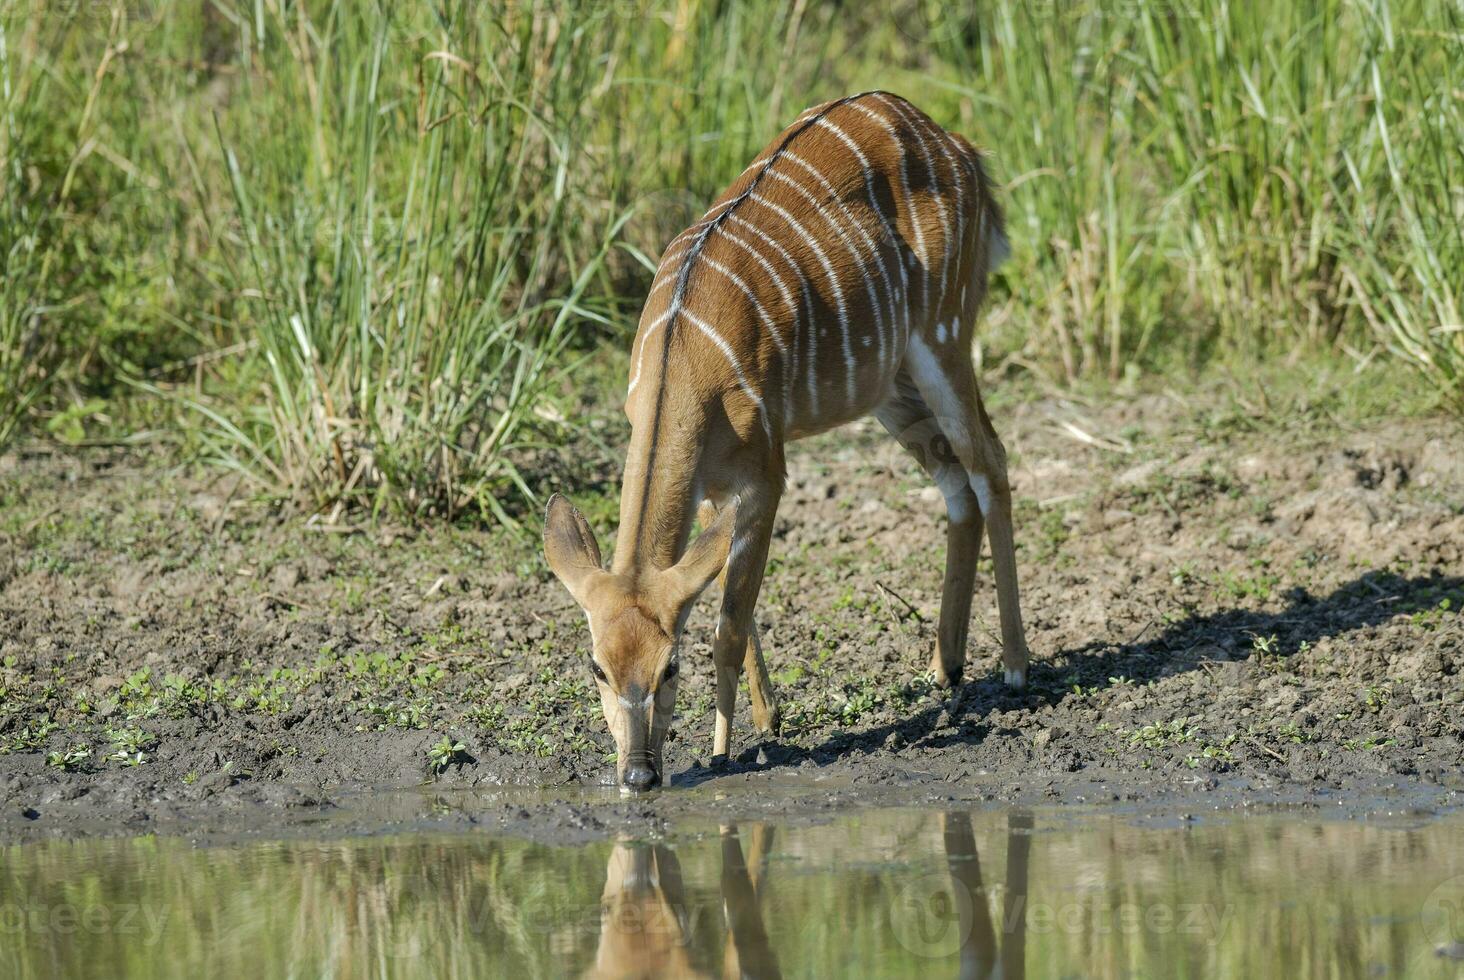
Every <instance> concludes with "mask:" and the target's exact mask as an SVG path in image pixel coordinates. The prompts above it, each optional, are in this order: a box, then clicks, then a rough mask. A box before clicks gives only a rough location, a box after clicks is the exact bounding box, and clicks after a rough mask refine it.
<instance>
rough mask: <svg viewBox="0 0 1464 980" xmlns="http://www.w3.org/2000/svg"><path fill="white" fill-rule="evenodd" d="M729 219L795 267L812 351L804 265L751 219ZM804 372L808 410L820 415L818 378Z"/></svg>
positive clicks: (809, 296)
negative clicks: (805, 312)
mask: <svg viewBox="0 0 1464 980" xmlns="http://www.w3.org/2000/svg"><path fill="white" fill-rule="evenodd" d="M727 220H728V221H730V222H731V223H732V224H734V225H738V226H740V227H742V228H746V229H747V230H748V231H750V232H752V233H753V234H754V235H756V236H757V237H758V238H760V239H761V240H762V241H764V242H766V243H767V245H768V246H769V247H771V248H772V250H773V251H775V252H777V253H778V254H779V255H780V256H782V257H783V261H785V262H787V263H788V265H789V266H790V267H791V268H792V269H793V273H794V275H796V276H797V277H798V288H799V289H800V290H801V291H802V293H803V302H804V305H805V306H806V307H807V309H808V318H807V319H806V320H805V321H804V322H803V324H802V325H801V327H800V329H802V330H803V331H804V332H805V333H806V334H807V335H808V337H809V350H810V351H812V349H813V344H814V339H813V338H814V331H815V326H816V325H815V324H814V322H813V293H812V292H811V291H810V290H809V288H808V277H807V276H805V275H804V274H803V267H802V266H800V265H799V264H798V261H797V260H796V259H794V258H793V256H791V255H789V254H788V250H787V249H786V248H784V247H783V246H782V245H781V244H780V243H779V242H778V240H777V239H775V238H773V237H772V236H771V235H769V234H768V233H767V232H765V231H763V230H762V229H761V228H759V227H758V226H757V225H755V224H753V223H752V222H750V221H744V220H743V219H742V218H739V217H738V216H737V215H735V214H732V215H728V216H727ZM727 236H728V238H729V239H730V238H733V237H734V236H733V235H732V234H731V233H730V232H728V233H727ZM737 241H738V242H739V243H740V244H741V245H742V247H743V248H747V249H748V250H749V251H751V247H750V246H748V245H747V243H746V242H742V240H741V239H737ZM793 350H794V351H795V352H796V351H797V350H798V336H797V332H796V331H795V333H794V337H793ZM811 359H812V358H810V360H811ZM800 364H801V360H800ZM803 373H804V375H805V376H806V377H807V380H808V410H809V412H810V413H812V414H813V415H815V416H816V415H818V386H817V384H816V381H817V378H815V377H814V372H813V371H811V370H809V369H808V368H807V366H806V365H805V366H803Z"/></svg>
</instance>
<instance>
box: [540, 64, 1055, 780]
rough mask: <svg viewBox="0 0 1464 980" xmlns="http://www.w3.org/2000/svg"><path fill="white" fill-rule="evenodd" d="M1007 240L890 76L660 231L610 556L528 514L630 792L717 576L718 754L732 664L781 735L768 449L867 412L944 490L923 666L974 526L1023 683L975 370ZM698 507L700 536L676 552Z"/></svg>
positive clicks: (957, 149) (1003, 474) (774, 454)
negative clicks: (770, 642)
mask: <svg viewBox="0 0 1464 980" xmlns="http://www.w3.org/2000/svg"><path fill="white" fill-rule="evenodd" d="M1006 251H1007V241H1006V234H1005V231H1004V230H1003V223H1002V214H1001V210H1000V208H999V207H998V206H997V203H996V201H995V199H994V197H993V192H992V187H991V183H990V181H989V180H988V178H987V176H986V173H985V171H984V170H983V169H982V166H981V159H980V157H979V155H978V154H977V153H976V151H975V150H974V149H973V148H972V146H971V144H970V143H968V142H967V141H966V140H965V139H964V138H962V137H961V136H959V135H957V134H955V133H950V132H947V131H946V130H944V129H942V128H941V127H940V126H937V125H936V124H935V123H934V122H932V121H931V120H930V118H929V117H928V116H926V115H925V114H924V113H923V112H921V111H920V110H919V109H917V108H915V107H914V106H913V105H911V104H910V103H909V102H907V101H905V100H904V99H902V98H900V97H898V96H895V95H891V94H889V93H885V92H866V93H863V94H860V95H852V96H849V97H847V98H843V99H838V100H837V101H834V102H827V103H824V104H823V105H819V106H815V107H814V108H812V109H809V110H807V111H806V112H804V113H803V114H802V115H801V116H799V117H798V119H797V120H796V121H795V122H794V123H793V124H792V125H791V126H789V127H788V128H787V129H785V130H784V131H783V132H782V133H781V134H780V135H779V136H778V138H777V139H775V140H773V142H772V143H771V144H769V146H768V147H767V148H766V149H764V150H763V151H762V152H761V153H760V154H759V155H758V157H757V159H755V160H754V161H753V162H752V164H751V165H749V166H748V168H747V169H746V170H744V171H743V172H742V174H741V175H740V176H739V177H738V178H737V179H736V180H735V181H733V182H732V186H731V187H729V188H728V189H727V190H726V192H725V193H723V194H722V196H721V197H720V198H718V200H717V202H716V203H715V204H713V205H712V207H711V208H710V209H709V210H708V211H707V212H706V215H705V216H704V217H703V218H702V219H701V220H700V221H698V222H696V223H695V224H694V225H692V226H691V227H690V228H688V229H686V230H685V231H684V232H682V233H681V234H680V235H678V236H677V237H676V238H675V239H673V240H672V241H671V243H670V244H669V245H668V246H667V247H666V251H665V253H664V254H663V256H662V258H661V263H660V267H659V268H658V269H657V271H656V277H655V280H654V281H653V283H652V285H651V291H650V295H649V296H648V297H647V299H646V305H645V309H644V310H643V312H642V313H641V319H640V328H639V330H638V331H637V333H636V338H635V343H634V346H633V347H632V349H631V368H630V372H631V373H630V386H629V389H628V392H627V395H626V400H625V413H626V415H627V416H628V417H629V418H630V422H631V430H632V431H631V440H630V449H629V453H628V456H627V458H626V462H625V477H624V482H623V483H622V486H621V496H620V529H619V532H618V535H619V536H618V539H617V547H616V549H615V558H614V561H613V563H612V564H611V567H610V569H609V571H606V570H604V569H602V568H601V561H600V547H599V545H598V544H597V543H596V541H595V535H594V532H593V531H591V530H590V526H589V523H588V522H587V521H586V520H585V519H584V517H583V516H581V515H580V513H579V512H578V511H577V510H575V508H574V507H572V506H571V505H570V503H569V501H567V500H566V499H564V498H563V497H562V496H559V495H557V494H556V495H555V496H554V497H552V498H551V499H550V500H549V506H548V511H547V514H546V516H545V526H544V551H545V556H546V558H547V560H548V564H549V567H550V569H552V570H553V572H554V574H555V575H556V576H558V578H559V580H560V581H561V582H563V583H564V585H565V587H566V588H567V589H569V592H570V594H571V595H572V596H573V597H574V599H575V601H576V602H578V603H579V604H580V605H581V606H582V607H583V608H584V610H585V613H586V614H587V616H588V618H589V625H590V635H591V641H592V647H593V650H592V653H591V659H590V665H589V666H590V670H591V672H592V673H593V674H594V677H595V681H596V684H597V685H598V687H599V690H600V697H601V700H602V702H603V707H604V711H605V720H606V721H607V722H608V724H609V726H610V731H611V732H612V733H613V735H614V737H615V742H616V747H617V750H618V762H617V766H616V775H617V779H618V781H619V783H620V784H621V786H622V787H623V788H625V789H627V790H630V791H644V790H647V789H650V788H651V787H654V786H656V785H658V784H659V783H660V781H661V778H662V772H663V770H662V747H663V744H664V742H665V738H666V732H667V729H668V727H669V725H670V723H671V713H672V707H673V705H674V704H675V701H676V687H677V677H678V674H679V671H680V669H681V661H680V655H679V639H680V637H681V633H682V629H683V627H684V626H685V624H686V619H687V615H688V613H689V612H690V610H691V607H692V604H693V603H694V601H695V600H696V598H697V596H698V595H699V594H700V593H701V591H702V590H703V589H704V588H705V587H706V586H707V585H708V584H709V583H710V582H711V580H712V579H713V578H716V577H717V576H718V575H719V574H720V576H721V583H722V589H723V591H722V611H721V616H720V618H719V619H718V621H717V628H716V633H715V637H714V640H713V644H712V659H713V662H714V664H715V668H716V677H717V718H716V732H715V736H714V740H713V749H712V754H713V760H714V761H725V759H726V757H727V755H728V752H729V749H730V740H731V732H732V715H733V709H734V707H735V706H736V698H737V677H738V673H739V672H740V671H741V670H744V669H745V670H746V671H747V678H748V692H749V695H750V699H751V703H752V718H753V723H754V724H755V725H756V726H757V727H758V728H759V729H760V730H761V731H763V732H768V733H773V734H776V733H777V730H778V703H777V698H776V697H775V695H774V692H773V690H772V686H771V684H770V682H769V680H768V670H767V667H766V665H764V663H763V655H762V648H761V645H760V644H759V642H758V630H757V624H756V622H755V619H754V607H755V605H756V603H757V596H758V591H759V589H760V588H761V586H762V577H763V569H764V565H765V563H766V561H767V556H768V544H769V539H770V538H771V537H772V533H773V520H774V517H775V515H776V513H777V509H778V499H779V497H780V496H781V495H782V492H783V484H784V476H785V472H786V471H785V468H784V446H785V445H786V444H787V443H788V441H789V440H792V439H801V438H803V437H804V436H811V435H814V434H816V433H819V432H824V431H826V430H828V429H832V428H834V427H835V426H838V425H842V424H844V423H846V422H849V421H852V420H854V419H857V418H860V417H862V416H864V415H868V414H871V413H872V414H873V415H874V416H875V417H876V418H878V419H879V421H880V422H881V423H882V424H883V425H884V427H885V428H886V429H888V430H889V432H890V433H891V434H892V435H893V436H894V437H895V438H896V439H898V440H899V441H900V442H901V443H902V444H903V445H904V446H905V447H906V448H907V449H908V450H910V451H911V452H912V453H913V454H914V455H915V456H916V458H917V459H918V460H919V461H920V464H921V465H922V466H923V467H924V468H925V469H926V471H927V472H928V473H929V474H930V475H931V476H932V477H933V478H934V479H935V481H936V483H937V485H938V486H939V488H940V490H941V491H942V493H943V494H944V496H945V501H946V511H947V516H948V518H949V522H948V526H947V530H946V569H945V584H944V592H943V595H942V597H941V610H940V625H939V629H938V633H937V640H936V649H935V652H934V655H933V657H932V659H931V669H932V670H933V671H934V674H935V678H936V681H937V682H938V683H939V684H941V685H942V686H949V685H952V684H957V683H959V682H960V679H961V670H962V667H963V666H964V664H965V660H966V634H967V628H968V624H969V620H970V612H971V598H972V591H973V588H974V586H975V574H976V559H977V556H978V554H979V552H980V548H981V536H982V530H983V527H984V528H985V530H986V532H987V533H988V534H989V536H990V539H991V553H992V561H993V566H994V569H995V573H996V591H997V604H998V607H999V609H1000V613H1001V633H1002V663H1003V665H1004V666H1005V669H1006V683H1007V684H1009V685H1011V686H1013V687H1021V686H1023V684H1025V682H1026V672H1027V646H1026V640H1025V636H1024V633H1023V630H1022V615H1021V609H1020V605H1019V602H1018V598H1017V563H1016V556H1015V553H1014V550H1013V542H1012V508H1011V491H1010V489H1009V486H1008V483H1007V469H1006V453H1005V451H1004V450H1003V448H1002V445H1001V442H1000V441H999V440H998V439H997V437H996V432H995V431H994V430H993V429H992V427H991V420H990V419H989V418H988V417H987V414H986V409H985V408H984V406H983V405H982V403H981V395H980V393H979V392H978V391H977V388H976V375H975V371H974V369H973V367H972V364H971V346H972V335H973V331H974V329H975V323H976V313H977V310H978V308H979V307H980V305H981V301H982V298H983V297H984V294H985V292H986V282H987V276H988V274H989V273H990V272H991V270H992V268H993V267H994V266H995V265H996V264H997V263H998V262H1000V261H1001V259H1002V258H1004V257H1005V255H1006ZM694 519H699V521H700V523H701V526H702V528H703V530H702V532H701V534H700V535H698V536H697V538H696V540H695V541H692V542H691V543H690V546H688V541H689V540H690V538H691V526H692V522H693V520H694Z"/></svg>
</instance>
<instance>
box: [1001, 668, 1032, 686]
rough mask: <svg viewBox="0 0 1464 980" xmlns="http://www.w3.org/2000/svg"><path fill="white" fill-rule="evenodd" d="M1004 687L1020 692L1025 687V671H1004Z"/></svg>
mask: <svg viewBox="0 0 1464 980" xmlns="http://www.w3.org/2000/svg"><path fill="white" fill-rule="evenodd" d="M1005 674H1006V677H1005V680H1006V686H1007V687H1009V688H1011V689H1012V690H1014V691H1020V690H1021V689H1022V688H1024V687H1026V686H1027V672H1026V671H1025V670H1007V671H1005Z"/></svg>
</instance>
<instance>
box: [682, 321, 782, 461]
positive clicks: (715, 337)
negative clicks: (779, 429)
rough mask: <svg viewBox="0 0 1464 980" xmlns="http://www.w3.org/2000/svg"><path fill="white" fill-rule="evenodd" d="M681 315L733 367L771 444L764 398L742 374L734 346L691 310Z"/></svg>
mask: <svg viewBox="0 0 1464 980" xmlns="http://www.w3.org/2000/svg"><path fill="white" fill-rule="evenodd" d="M681 315H682V316H684V317H686V321H687V322H688V323H690V324H691V325H692V326H694V327H696V328H697V329H698V330H700V331H701V332H702V333H704V334H705V335H706V336H707V338H708V339H709V340H711V342H712V343H714V344H716V345H717V348H718V349H719V350H720V351H721V352H722V353H723V354H725V355H726V357H727V363H728V364H730V365H732V373H733V374H735V375H737V384H738V387H740V388H741V389H742V393H743V394H744V395H746V396H747V397H748V398H750V399H751V400H752V402H753V404H754V405H756V406H757V414H758V417H759V418H760V419H761V420H762V426H763V432H765V433H767V437H768V443H769V444H771V443H772V442H773V427H772V423H770V422H769V421H768V410H767V406H765V405H764V404H763V400H762V396H761V395H759V394H758V393H757V392H755V391H753V390H752V385H750V384H748V383H747V375H745V374H743V373H742V362H740V361H738V360H737V353H736V351H734V350H733V349H732V345H731V344H729V343H727V341H726V340H724V339H723V337H722V335H721V334H719V333H717V331H716V329H715V328H713V327H712V325H711V324H710V323H707V322H706V321H705V320H703V319H702V318H701V317H699V316H697V315H696V314H695V313H693V312H691V311H690V310H682V311H681Z"/></svg>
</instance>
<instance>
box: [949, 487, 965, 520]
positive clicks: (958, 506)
mask: <svg viewBox="0 0 1464 980" xmlns="http://www.w3.org/2000/svg"><path fill="white" fill-rule="evenodd" d="M966 501H967V497H966V495H965V494H964V493H962V492H960V491H959V490H957V491H956V492H954V493H947V494H945V503H946V516H948V517H949V518H950V521H951V523H952V524H960V523H962V522H964V521H966V520H968V519H969V518H970V517H971V505H970V504H969V503H967V502H966Z"/></svg>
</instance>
